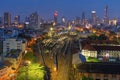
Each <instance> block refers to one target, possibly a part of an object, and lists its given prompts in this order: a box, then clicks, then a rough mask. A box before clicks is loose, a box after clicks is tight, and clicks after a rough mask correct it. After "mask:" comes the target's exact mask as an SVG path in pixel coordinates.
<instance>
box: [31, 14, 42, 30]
mask: <svg viewBox="0 0 120 80" xmlns="http://www.w3.org/2000/svg"><path fill="white" fill-rule="evenodd" d="M29 20H30V24H29V25H30V28H31V29H35V30H37V29H40V17H39V15H38V13H37V12H34V13H32V14H31V15H30V17H29Z"/></svg>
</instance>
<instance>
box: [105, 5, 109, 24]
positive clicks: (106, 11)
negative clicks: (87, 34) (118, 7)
mask: <svg viewBox="0 0 120 80" xmlns="http://www.w3.org/2000/svg"><path fill="white" fill-rule="evenodd" d="M104 24H109V17H108V6H105V8H104Z"/></svg>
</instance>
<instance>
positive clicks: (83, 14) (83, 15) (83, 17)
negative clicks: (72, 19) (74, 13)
mask: <svg viewBox="0 0 120 80" xmlns="http://www.w3.org/2000/svg"><path fill="white" fill-rule="evenodd" d="M82 25H83V26H84V25H85V13H84V12H83V13H82Z"/></svg>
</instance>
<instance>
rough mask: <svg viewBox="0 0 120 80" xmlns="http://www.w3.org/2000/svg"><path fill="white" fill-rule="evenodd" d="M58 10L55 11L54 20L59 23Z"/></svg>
mask: <svg viewBox="0 0 120 80" xmlns="http://www.w3.org/2000/svg"><path fill="white" fill-rule="evenodd" d="M57 18H58V11H55V12H54V22H55V24H57V23H58V19H57Z"/></svg>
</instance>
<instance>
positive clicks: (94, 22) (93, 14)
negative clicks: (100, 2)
mask: <svg viewBox="0 0 120 80" xmlns="http://www.w3.org/2000/svg"><path fill="white" fill-rule="evenodd" d="M96 19H97V18H96V11H92V24H93V25H95V24H96Z"/></svg>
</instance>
